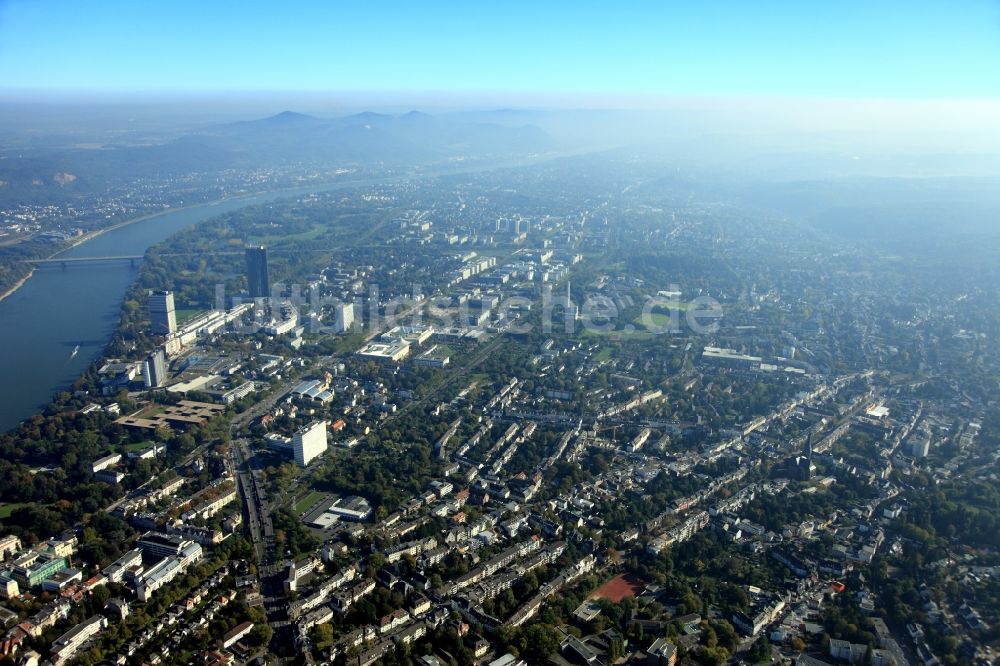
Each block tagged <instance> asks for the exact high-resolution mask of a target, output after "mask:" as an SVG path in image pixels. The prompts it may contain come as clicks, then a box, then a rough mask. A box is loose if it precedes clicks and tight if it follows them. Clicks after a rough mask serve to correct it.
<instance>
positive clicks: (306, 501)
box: [295, 490, 326, 515]
mask: <svg viewBox="0 0 1000 666" xmlns="http://www.w3.org/2000/svg"><path fill="white" fill-rule="evenodd" d="M324 497H326V495H325V494H324V493H321V492H317V491H315V490H314V491H312V492H310V493H309V494H308V495H306V496H305V497H303V498H302V499H300V500H299V501H298V502H296V503H295V514H296V515H298V514H300V513H302V512H303V511H305V510H306V509H308V508H309V507H311V506H312V505H313V504H315V503H316V502H318V501H320V500H321V499H323V498H324Z"/></svg>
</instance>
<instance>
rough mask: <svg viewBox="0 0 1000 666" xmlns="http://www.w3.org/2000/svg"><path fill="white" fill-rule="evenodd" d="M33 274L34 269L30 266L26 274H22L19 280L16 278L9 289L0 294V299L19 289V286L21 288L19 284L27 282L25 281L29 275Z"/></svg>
mask: <svg viewBox="0 0 1000 666" xmlns="http://www.w3.org/2000/svg"><path fill="white" fill-rule="evenodd" d="M34 274H35V269H34V268H32V269H31V270H29V271H28V274H27V275H25V276H24V277H23V278H21V279H20V280H18V281H17V282H15V283H14V284H13V285H12V286H11V287H10V289H8V290H7V291H5V292H3V293H2V294H0V301H2V300H3V299H5V298H7V297H8V296H11V295H13V293H14V292H15V291H17V290H18V289H20V288H21V286H22V285H23V284H24V283H25V282H27V281H28V278H30V277H31V276H32V275H34Z"/></svg>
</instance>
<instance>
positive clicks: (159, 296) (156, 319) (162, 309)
mask: <svg viewBox="0 0 1000 666" xmlns="http://www.w3.org/2000/svg"><path fill="white" fill-rule="evenodd" d="M149 328H150V330H151V331H152V333H153V335H170V334H171V333H173V332H174V331H176V330H177V315H176V313H175V312H174V292H172V291H154V292H150V294H149Z"/></svg>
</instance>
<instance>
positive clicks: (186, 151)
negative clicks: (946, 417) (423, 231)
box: [0, 111, 555, 203]
mask: <svg viewBox="0 0 1000 666" xmlns="http://www.w3.org/2000/svg"><path fill="white" fill-rule="evenodd" d="M554 147H555V141H554V140H553V139H552V137H551V136H550V135H549V134H547V133H546V132H545V131H543V130H541V129H540V128H538V127H537V126H535V125H530V124H514V123H510V122H507V123H498V122H481V121H479V120H477V119H463V118H460V117H455V116H432V115H429V114H426V113H421V112H419V111H411V112H409V113H405V114H403V115H399V116H393V115H385V114H380V113H373V112H365V113H358V114H354V115H350V116H344V117H339V118H331V119H326V118H317V117H314V116H309V115H305V114H302V113H296V112H294V111H284V112H282V113H279V114H277V115H274V116H270V117H268V118H262V119H258V120H247V121H240V122H234V123H227V124H223V125H216V126H212V127H207V128H202V129H200V130H198V131H196V132H190V133H187V134H185V135H183V136H178V137H176V138H173V139H170V140H166V141H162V142H159V143H150V144H148V145H126V144H122V145H114V144H111V145H109V144H103V145H101V146H99V147H93V146H87V147H73V148H59V149H56V148H39V149H38V150H37V151H21V150H19V153H18V154H17V155H7V156H5V159H2V160H0V203H4V202H10V201H12V200H13V199H15V198H16V199H18V200H21V201H24V202H26V203H27V202H38V201H43V200H45V199H50V198H52V197H58V196H59V195H70V194H73V193H86V192H89V191H97V190H100V189H103V188H104V187H106V186H107V184H108V183H114V182H121V181H127V180H131V179H134V178H137V177H139V178H142V177H163V176H173V175H181V174H185V173H191V172H211V171H219V170H222V169H240V168H253V167H267V166H277V165H287V164H302V165H313V166H317V167H335V166H356V165H362V166H366V165H377V164H382V165H386V166H405V165H429V164H433V163H441V162H446V161H448V160H454V159H459V158H464V159H483V158H492V157H496V158H498V159H500V158H509V157H514V156H519V155H526V154H532V153H539V152H546V151H549V150H551V149H553V148H554ZM65 174H70V175H72V176H75V179H67V178H66V177H65ZM70 180H71V182H69V181H70Z"/></svg>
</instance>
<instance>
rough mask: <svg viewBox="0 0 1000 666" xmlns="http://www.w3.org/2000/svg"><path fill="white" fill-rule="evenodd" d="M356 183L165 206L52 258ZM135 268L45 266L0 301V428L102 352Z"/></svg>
mask: <svg viewBox="0 0 1000 666" xmlns="http://www.w3.org/2000/svg"><path fill="white" fill-rule="evenodd" d="M358 184H362V183H360V182H359V181H354V182H351V183H347V182H344V183H340V184H336V185H325V186H317V187H309V188H302V189H297V190H282V191H276V192H266V193H262V194H257V195H253V196H248V197H240V198H236V199H229V200H226V201H222V202H216V203H210V204H203V205H198V206H191V207H189V208H181V209H177V210H172V211H166V212H164V213H161V214H158V215H155V216H153V217H149V218H147V219H143V220H139V221H137V222H134V223H132V224H128V225H125V226H121V227H118V228H117V229H112V230H110V231H107V232H105V233H103V234H101V235H98V236H96V237H94V238H92V239H90V240H88V241H86V242H84V243H81V244H80V245H78V246H76V247H74V248H71V249H69V250H66V251H65V252H63V253H61V254H60V255H59V256H60V257H102V256H122V255H141V254H144V253H145V252H146V249H147V248H149V247H150V246H151V245H155V244H156V243H159V242H161V241H163V240H165V239H167V238H168V237H170V236H171V235H173V234H175V233H177V232H178V231H180V230H182V229H185V228H187V227H189V226H191V225H193V224H197V223H198V222H201V221H203V220H207V219H208V218H210V217H214V216H216V215H219V214H222V213H228V212H230V211H234V210H237V209H239V208H244V207H246V206H252V205H256V204H260V203H265V202H268V201H273V200H275V199H281V198H286V197H291V196H301V195H304V194H309V193H312V192H321V191H326V190H331V189H337V188H339V187H346V186H349V185H358ZM138 270H139V268H138V266H131V265H130V264H129V262H126V261H120V262H108V263H84V264H66V266H65V267H62V266H60V265H58V264H53V265H46V266H42V267H40V268H38V269H36V270H35V273H34V275H32V276H31V277H30V278H29V279H28V280H27V281H26V282H25V283H24V284H23V285H22V286H21V288H20V289H18V290H17V291H15V292H14V293H13V294H11V295H10V296H8V297H7V298H5V299H3V300H2V301H0V431H7V430H9V429H11V428H13V427H14V426H16V425H17V424H18V423H20V422H21V421H22V420H24V419H25V418H27V417H29V416H31V415H32V414H35V413H37V412H38V411H40V410H41V409H42V408H43V407H45V405H47V404H48V403H49V401H50V400H51V399H52V396H53V394H54V393H56V392H57V391H61V390H65V389H67V388H69V387H70V386H71V385H72V383H73V381H74V380H75V379H76V378H77V377H79V376H80V375H81V374H82V373H83V372H84V371H85V370H86V369H87V367H88V366H89V365H90V364H91V363H92V362H93V361H94V360H96V359H97V358H99V357H100V356H101V353H102V352H103V351H104V348H105V346H106V345H107V343H108V340H109V339H110V338H111V335H112V334H113V333H114V331H115V329H116V328H117V326H118V321H119V319H120V316H121V303H122V298H123V297H124V296H125V292H126V291H127V290H128V288H129V286H130V285H131V284H132V282H134V281H135V278H136V273H137V272H138ZM78 346H79V348H80V349H79V352H78V353H77V354H76V355H75V356H74V355H73V350H74V349H75V348H76V347H78Z"/></svg>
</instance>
